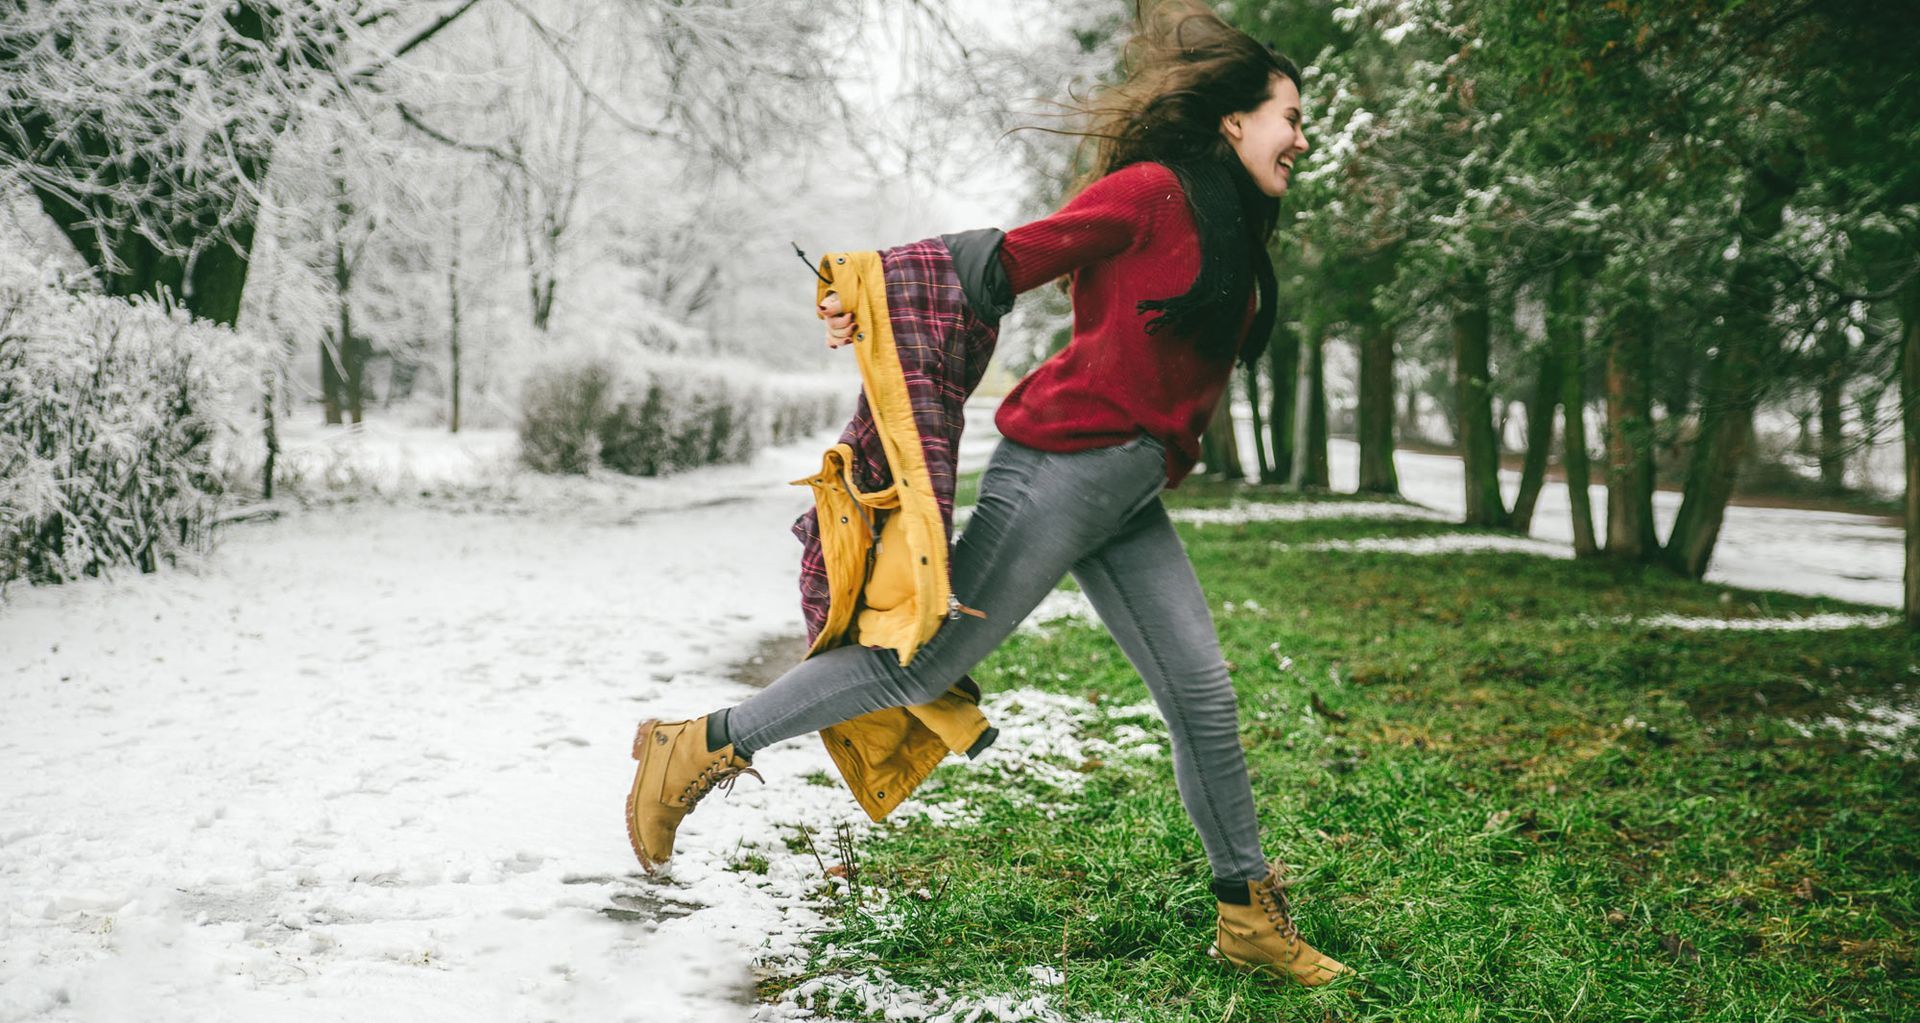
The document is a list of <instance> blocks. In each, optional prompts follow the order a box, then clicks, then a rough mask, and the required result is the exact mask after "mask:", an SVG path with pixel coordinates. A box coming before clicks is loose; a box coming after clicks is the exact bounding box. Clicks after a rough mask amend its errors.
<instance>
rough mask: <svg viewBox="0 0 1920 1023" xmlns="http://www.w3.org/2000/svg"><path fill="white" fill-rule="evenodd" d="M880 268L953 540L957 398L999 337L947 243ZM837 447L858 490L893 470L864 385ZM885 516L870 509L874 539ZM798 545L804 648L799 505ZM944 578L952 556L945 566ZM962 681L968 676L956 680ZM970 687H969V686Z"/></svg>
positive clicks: (814, 536)
mask: <svg viewBox="0 0 1920 1023" xmlns="http://www.w3.org/2000/svg"><path fill="white" fill-rule="evenodd" d="M880 258H881V265H882V266H883V267H884V268H885V271H886V274H885V276H886V294H887V311H888V320H889V322H891V323H892V325H893V343H894V350H895V353H896V355H897V357H898V358H899V360H900V368H901V371H902V373H903V375H904V376H905V378H906V384H907V393H908V395H909V397H910V399H911V404H912V407H913V421H914V425H915V427H916V428H917V429H918V430H919V433H920V445H921V450H922V451H923V452H924V454H925V458H926V463H927V474H928V476H929V477H930V480H931V482H932V485H933V489H934V494H935V496H936V497H937V498H938V501H939V505H940V524H941V527H942V528H943V529H944V531H945V533H946V537H947V546H948V550H949V551H951V550H952V546H953V488H954V471H955V463H956V462H957V460H958V458H957V452H958V451H959V448H960V433H961V431H962V430H964V429H965V428H966V410H965V405H966V400H967V397H968V396H969V395H971V394H972V393H973V389H974V388H975V387H977V386H979V384H980V378H981V377H982V376H984V375H985V374H986V371H987V361H988V360H989V359H990V358H991V357H992V356H993V350H994V346H995V345H996V344H997V343H998V342H999V335H1000V332H999V327H998V325H997V324H990V323H988V322H986V321H985V320H983V319H981V318H980V317H979V316H978V315H977V314H975V312H974V311H973V309H972V307H970V306H969V305H968V304H967V302H966V297H965V294H964V292H963V291H962V290H961V287H960V278H959V276H958V274H957V273H956V272H955V269H954V264H953V258H952V256H951V255H950V254H949V253H948V251H947V246H946V245H945V244H944V243H943V242H941V240H940V239H938V238H927V239H923V240H921V241H917V242H910V243H908V244H906V245H900V246H896V247H894V248H891V249H882V250H880ZM839 443H842V444H845V445H847V446H848V447H849V448H851V449H852V451H853V457H852V459H851V473H852V476H853V480H854V483H855V484H856V485H857V486H858V487H859V488H860V489H861V490H862V491H863V492H869V493H870V492H873V491H877V490H884V489H886V488H887V487H888V486H891V485H892V483H893V470H892V467H891V466H890V465H888V463H887V456H886V450H885V448H884V447H883V446H882V444H881V441H880V433H879V431H878V429H877V428H876V427H875V425H874V421H873V413H872V410H871V409H870V408H869V407H868V405H867V396H866V394H865V392H864V391H862V393H861V395H860V399H859V401H858V403H857V404H856V405H855V407H854V413H853V419H852V420H851V421H850V422H848V423H847V426H846V429H845V430H843V431H841V434H840V440H839ZM889 514H891V513H890V512H886V511H880V512H876V513H875V518H874V522H873V533H874V535H875V536H878V535H879V533H880V529H881V528H882V527H883V526H884V525H885V523H886V516H887V515H889ZM791 532H792V533H793V535H794V537H795V538H796V539H798V540H799V541H800V546H801V551H800V612H801V616H802V617H803V618H804V619H805V620H806V626H807V643H808V645H809V646H811V645H812V644H813V642H814V640H815V639H816V638H817V637H818V636H819V634H820V630H821V629H822V628H823V627H824V626H825V625H826V620H827V605H828V603H829V599H830V595H829V589H828V582H827V568H826V560H825V558H824V557H823V556H822V554H821V542H820V522H819V511H818V509H816V508H808V509H807V510H806V511H805V512H804V513H802V514H801V515H800V517H799V518H798V519H796V520H794V523H793V527H792V529H791ZM947 565H948V573H949V583H951V573H952V565H953V563H952V560H951V559H949V560H948V562H947ZM957 681H959V682H962V683H964V684H967V685H972V684H973V683H972V679H971V677H968V678H964V679H961V680H957ZM976 691H977V688H976Z"/></svg>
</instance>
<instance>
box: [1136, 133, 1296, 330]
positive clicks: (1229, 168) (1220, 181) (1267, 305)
mask: <svg viewBox="0 0 1920 1023" xmlns="http://www.w3.org/2000/svg"><path fill="white" fill-rule="evenodd" d="M1168 166H1169V167H1171V168H1172V169H1173V172H1174V175H1175V176H1176V177H1178V178H1179V179H1180V187H1181V189H1182V190H1183V191H1185V192H1186V195H1187V208H1188V209H1189V210H1191V211H1192V212H1193V222H1194V226H1195V227H1196V228H1198V230H1199V234H1200V272H1199V274H1197V275H1196V276H1195V277H1194V279H1193V284H1192V285H1191V286H1190V287H1188V288H1187V291H1186V293H1185V294H1183V295H1176V296H1173V297H1170V298H1150V299H1146V300H1144V301H1141V302H1140V303H1138V304H1137V305H1135V306H1134V311H1135V312H1140V313H1145V312H1148V311H1150V310H1159V311H1160V315H1158V316H1155V317H1154V318H1153V319H1151V320H1149V321H1147V333H1149V334H1152V333H1155V332H1157V331H1158V330H1160V328H1162V327H1172V328H1173V329H1174V330H1175V331H1178V332H1180V333H1182V334H1187V333H1191V334H1194V335H1196V336H1197V338H1198V343H1199V345H1200V348H1201V350H1202V351H1203V352H1206V353H1208V354H1210V355H1213V354H1222V353H1225V352H1228V351H1231V348H1230V346H1231V345H1232V343H1233V341H1234V339H1236V338H1237V337H1238V328H1239V326H1240V316H1241V314H1242V312H1243V310H1245V308H1246V301H1247V287H1248V278H1250V277H1251V278H1252V279H1253V281H1254V282H1256V283H1257V284H1258V285H1259V289H1260V304H1259V306H1258V307H1257V308H1256V309H1255V311H1254V315H1253V326H1252V327H1251V328H1250V329H1249V334H1250V335H1251V336H1250V337H1249V338H1248V339H1247V342H1246V345H1245V347H1244V348H1243V350H1242V351H1241V356H1240V362H1241V364H1242V365H1245V366H1249V367H1251V366H1252V365H1253V364H1254V363H1255V362H1256V361H1258V360H1259V358H1260V354H1261V353H1262V352H1264V351H1265V350H1266V347H1267V338H1268V337H1269V336H1270V335H1271V334H1272V333H1273V321H1274V309H1273V304H1274V301H1275V293H1276V292H1277V290H1278V285H1277V284H1276V283H1275V281H1274V277H1273V260H1272V258H1271V257H1270V256H1268V254H1267V246H1266V243H1265V242H1264V241H1262V240H1261V239H1260V237H1259V235H1258V231H1259V225H1258V224H1257V223H1256V222H1255V220H1254V216H1253V211H1255V210H1257V209H1259V205H1258V204H1259V201H1260V197H1261V193H1260V191H1259V186H1257V185H1255V184H1254V183H1253V179H1252V177H1250V176H1249V175H1248V174H1247V169H1246V167H1244V166H1242V165H1241V163H1240V161H1239V160H1238V159H1233V158H1230V159H1227V160H1225V161H1215V160H1194V161H1182V162H1179V163H1169V164H1168Z"/></svg>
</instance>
